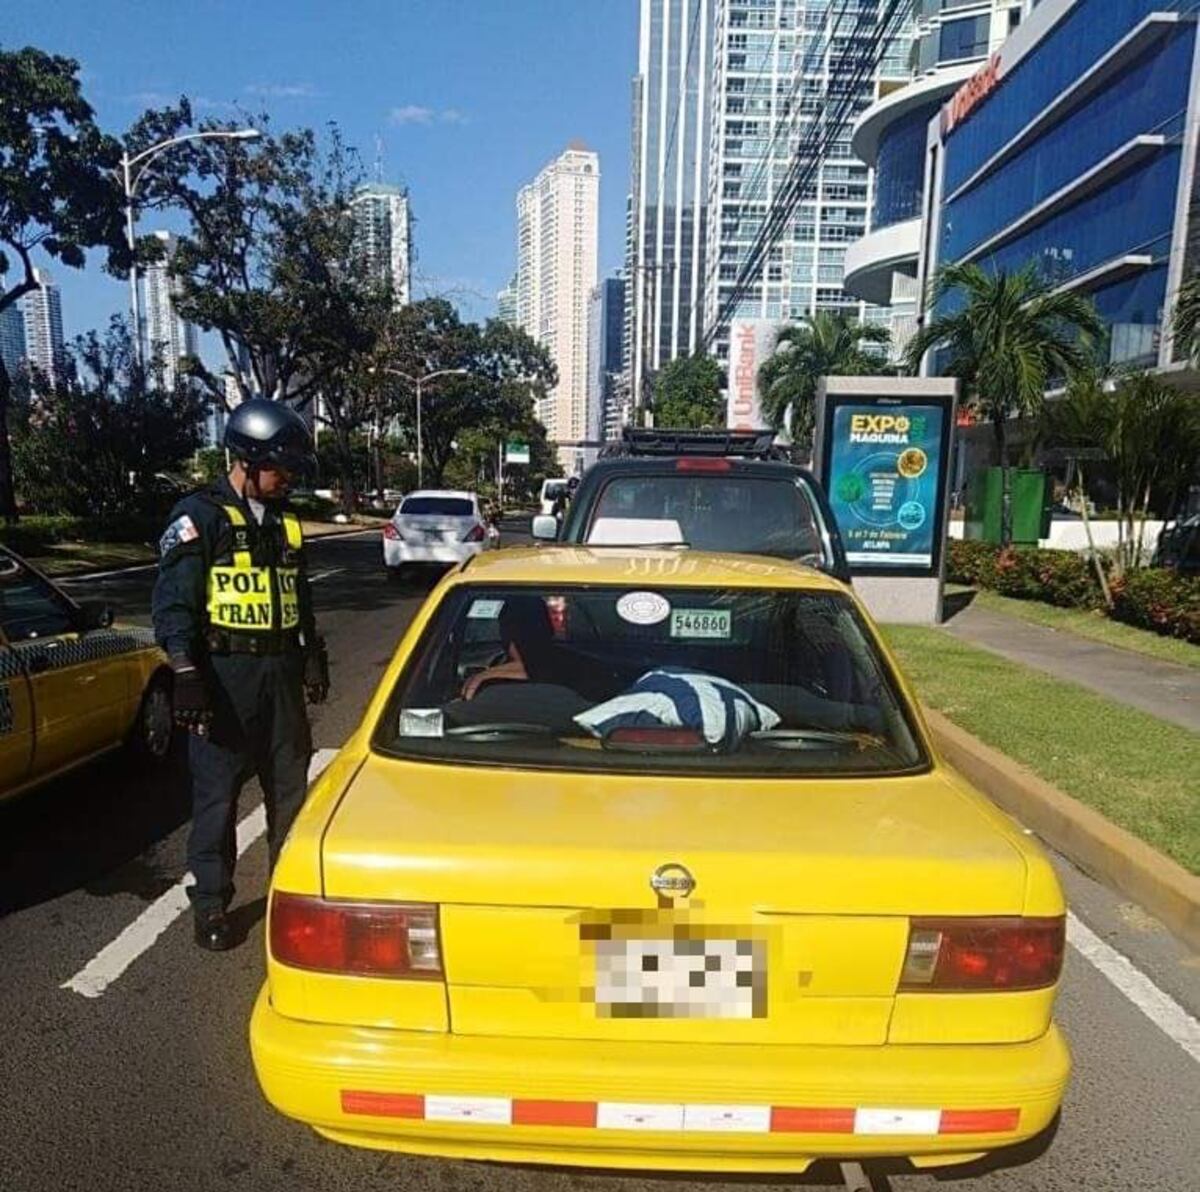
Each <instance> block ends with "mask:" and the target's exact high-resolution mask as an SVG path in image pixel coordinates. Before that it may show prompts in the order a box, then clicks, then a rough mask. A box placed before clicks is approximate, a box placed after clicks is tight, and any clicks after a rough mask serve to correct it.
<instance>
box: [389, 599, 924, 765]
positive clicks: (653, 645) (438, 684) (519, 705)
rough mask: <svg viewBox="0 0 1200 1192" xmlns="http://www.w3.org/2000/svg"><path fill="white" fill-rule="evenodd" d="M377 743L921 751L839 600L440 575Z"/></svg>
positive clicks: (757, 752) (494, 748) (867, 761)
mask: <svg viewBox="0 0 1200 1192" xmlns="http://www.w3.org/2000/svg"><path fill="white" fill-rule="evenodd" d="M374 744H375V747H376V748H377V749H379V750H381V751H383V752H387V753H393V754H399V755H402V756H405V757H414V758H422V759H428V760H445V761H454V762H466V763H478V764H488V763H500V764H504V765H513V766H521V767H526V768H528V767H534V768H552V769H566V770H621V771H628V770H635V771H640V770H648V771H655V772H659V773H681V774H686V773H695V772H701V773H727V772H734V773H743V774H761V775H775V776H782V775H787V774H804V775H819V774H825V775H850V774H880V773H901V772H906V771H912V770H914V769H917V768H920V767H923V766H924V765H926V764H927V759H926V758H925V756H924V754H923V753H922V750H921V747H920V745H919V744H918V742H917V739H916V737H915V734H914V732H913V730H912V728H911V722H910V714H909V712H908V710H907V709H906V707H905V705H904V704H903V702H902V697H901V695H900V694H899V692H898V691H897V690H896V688H895V687H894V685H893V683H892V680H891V677H890V675H889V674H888V672H887V669H886V667H885V665H884V663H883V661H882V659H881V658H880V656H879V654H878V652H877V650H876V648H875V646H874V644H873V642H872V640H871V639H870V637H869V636H868V634H867V632H866V630H865V628H864V626H863V624H862V622H861V621H860V619H859V617H858V614H857V613H856V611H855V609H854V606H853V605H852V603H851V602H850V601H849V600H848V599H846V598H845V597H844V596H842V595H840V594H836V593H817V592H800V591H794V590H789V591H770V590H765V591H764V590H754V589H713V588H698V589H684V588H674V587H669V588H655V587H653V586H646V587H642V586H633V587H629V588H619V587H609V586H604V587H563V588H553V587H549V588H542V589H538V588H533V587H511V586H509V587H482V586H479V587H474V586H472V587H465V586H464V587H456V588H453V589H451V590H450V591H449V592H448V593H447V594H446V596H445V598H444V599H443V601H442V603H441V605H440V607H439V608H438V610H437V611H436V613H435V614H434V616H433V618H432V619H431V621H430V623H429V625H428V627H427V628H426V630H425V633H424V635H423V637H422V639H421V641H420V642H419V643H418V645H417V647H416V649H415V650H414V651H413V654H412V656H411V659H410V661H409V664H408V666H407V667H406V668H405V670H404V672H403V673H402V675H401V677H400V680H399V682H398V684H397V686H396V689H395V691H394V692H393V693H392V698H391V700H390V702H389V705H388V710H387V712H386V713H385V715H384V717H383V719H382V721H381V722H380V724H379V725H378V726H377V729H376V733H375V740H374Z"/></svg>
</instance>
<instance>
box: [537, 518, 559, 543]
mask: <svg viewBox="0 0 1200 1192" xmlns="http://www.w3.org/2000/svg"><path fill="white" fill-rule="evenodd" d="M532 533H533V536H534V538H536V539H537V540H538V541H539V542H556V541H557V540H558V518H557V517H555V516H554V515H553V514H550V513H539V514H538V515H537V517H535V518H534V519H533V528H532Z"/></svg>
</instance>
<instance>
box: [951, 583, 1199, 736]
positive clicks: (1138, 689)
mask: <svg viewBox="0 0 1200 1192" xmlns="http://www.w3.org/2000/svg"><path fill="white" fill-rule="evenodd" d="M943 629H944V630H945V631H946V632H947V633H949V634H951V635H952V636H954V637H957V638H959V639H960V640H962V641H965V642H969V643H970V644H971V645H974V646H979V647H981V648H982V649H985V650H990V651H992V653H994V654H999V655H1001V656H1002V657H1004V658H1008V659H1010V660H1011V661H1013V662H1020V663H1023V664H1024V665H1025V666H1029V667H1033V668H1034V669H1035V670H1040V671H1045V672H1046V673H1047V674H1050V675H1053V676H1054V677H1055V678H1059V679H1068V680H1070V681H1071V682H1073V683H1078V684H1079V685H1080V686H1081V687H1086V688H1088V689H1089V690H1091V691H1094V692H1097V693H1098V694H1099V695H1103V696H1106V697H1107V698H1108V699H1111V700H1114V701H1116V702H1117V703H1121V704H1127V705H1128V706H1129V707H1132V708H1138V709H1139V710H1140V711H1143V712H1148V713H1149V714H1150V715H1151V716H1157V717H1158V718H1159V719H1160V720H1168V721H1170V722H1171V723H1172V724H1178V725H1182V726H1183V727H1184V728H1187V729H1191V730H1192V732H1196V733H1200V671H1198V670H1194V669H1192V668H1190V667H1186V666H1175V665H1174V664H1172V663H1170V662H1161V661H1159V660H1158V659H1156V658H1148V657H1146V656H1145V655H1143V654H1135V653H1133V652H1132V651H1130V650H1122V649H1118V648H1117V647H1115V646H1107V645H1105V644H1103V643H1102V642H1095V641H1091V640H1090V639H1088V638H1085V637H1080V636H1079V635H1078V634H1074V633H1071V632H1070V631H1068V630H1058V629H1049V628H1046V627H1045V626H1042V625H1032V624H1030V623H1029V622H1027V621H1021V620H1018V619H1017V618H1015V617H1009V616H1006V615H1005V614H1004V613H999V612H993V611H992V610H991V609H983V608H978V607H976V606H975V605H974V604H969V605H967V606H966V607H965V608H963V609H962V610H961V611H959V612H957V613H954V614H952V615H951V617H950V620H948V621H947V622H946V623H945V625H944V626H943ZM1047 714H1048V715H1050V714H1052V710H1050V709H1047ZM1101 731H1102V730H1101Z"/></svg>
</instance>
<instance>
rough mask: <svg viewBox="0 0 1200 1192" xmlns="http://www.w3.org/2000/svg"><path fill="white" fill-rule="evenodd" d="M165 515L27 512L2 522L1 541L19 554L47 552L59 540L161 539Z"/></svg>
mask: <svg viewBox="0 0 1200 1192" xmlns="http://www.w3.org/2000/svg"><path fill="white" fill-rule="evenodd" d="M165 527H166V518H165V517H158V516H156V515H154V516H152V515H149V514H134V513H131V514H129V515H127V516H125V517H115V516H114V517H76V516H74V515H71V514H55V515H49V514H28V515H26V516H24V517H22V518H21V520H20V521H19V522H17V524H16V525H14V526H6V525H2V524H0V542H3V543H4V545H5V546H7V547H8V548H9V549H10V550H14V551H16V552H17V554H19V555H39V554H44V553H45V552H46V549H47V548H48V547H51V546H55V545H56V544H58V543H60V542H148V543H154V542H157V541H158V538H159V535H160V534H162V532H163V530H164V529H165Z"/></svg>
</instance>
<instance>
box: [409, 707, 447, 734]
mask: <svg viewBox="0 0 1200 1192" xmlns="http://www.w3.org/2000/svg"><path fill="white" fill-rule="evenodd" d="M443 735H444V734H443V728H442V710H441V708H403V709H401V711H400V736H402V737H441V736H443Z"/></svg>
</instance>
